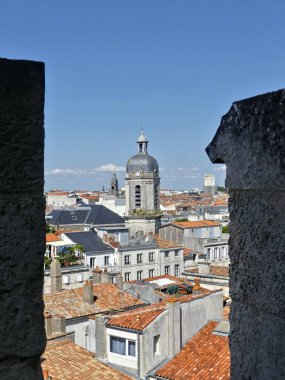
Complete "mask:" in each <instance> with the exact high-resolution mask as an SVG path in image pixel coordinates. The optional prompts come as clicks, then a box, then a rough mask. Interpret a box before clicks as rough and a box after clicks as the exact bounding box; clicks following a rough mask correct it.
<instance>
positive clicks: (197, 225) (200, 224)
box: [171, 219, 220, 228]
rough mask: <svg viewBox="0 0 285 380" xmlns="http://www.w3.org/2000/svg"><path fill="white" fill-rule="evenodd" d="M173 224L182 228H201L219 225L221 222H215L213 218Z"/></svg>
mask: <svg viewBox="0 0 285 380" xmlns="http://www.w3.org/2000/svg"><path fill="white" fill-rule="evenodd" d="M171 224H172V225H175V226H177V227H181V228H201V227H218V226H220V223H217V222H214V221H213V220H206V219H205V220H197V221H188V222H172V223H171Z"/></svg>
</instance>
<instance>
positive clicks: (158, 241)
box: [153, 234, 183, 249]
mask: <svg viewBox="0 0 285 380" xmlns="http://www.w3.org/2000/svg"><path fill="white" fill-rule="evenodd" d="M153 237H154V239H155V241H156V244H157V245H158V246H159V248H181V249H182V248H183V246H182V245H181V244H175V243H173V242H172V241H170V240H166V239H162V238H161V237H160V236H159V235H157V234H156V235H153Z"/></svg>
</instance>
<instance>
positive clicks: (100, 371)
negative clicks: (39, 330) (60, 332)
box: [42, 339, 131, 380]
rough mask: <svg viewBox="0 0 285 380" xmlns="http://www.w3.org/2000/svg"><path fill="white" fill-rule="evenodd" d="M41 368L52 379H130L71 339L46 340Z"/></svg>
mask: <svg viewBox="0 0 285 380" xmlns="http://www.w3.org/2000/svg"><path fill="white" fill-rule="evenodd" d="M42 359H43V362H42V368H43V370H48V373H49V375H50V376H51V377H52V380H110V379H113V380H130V379H131V378H130V377H128V376H126V375H124V374H123V373H121V372H119V371H118V370H116V369H114V368H111V367H109V366H107V365H106V364H103V363H101V362H99V361H98V360H96V359H95V358H94V354H92V352H90V351H87V350H85V349H84V348H82V347H80V346H78V345H76V344H75V343H73V342H72V341H71V340H68V339H67V340H61V341H54V342H48V344H47V347H46V350H45V352H44V354H43V356H42Z"/></svg>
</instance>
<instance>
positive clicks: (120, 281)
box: [116, 273, 124, 290]
mask: <svg viewBox="0 0 285 380" xmlns="http://www.w3.org/2000/svg"><path fill="white" fill-rule="evenodd" d="M116 285H117V286H118V289H119V290H123V286H124V281H123V276H122V273H118V274H117V276H116Z"/></svg>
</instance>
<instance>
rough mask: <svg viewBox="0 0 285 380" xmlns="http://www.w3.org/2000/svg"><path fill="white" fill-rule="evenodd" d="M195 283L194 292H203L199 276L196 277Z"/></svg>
mask: <svg viewBox="0 0 285 380" xmlns="http://www.w3.org/2000/svg"><path fill="white" fill-rule="evenodd" d="M194 282H195V284H194V285H193V288H192V293H193V294H201V293H202V288H201V286H200V280H199V278H198V277H196V278H195V280H194Z"/></svg>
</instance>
